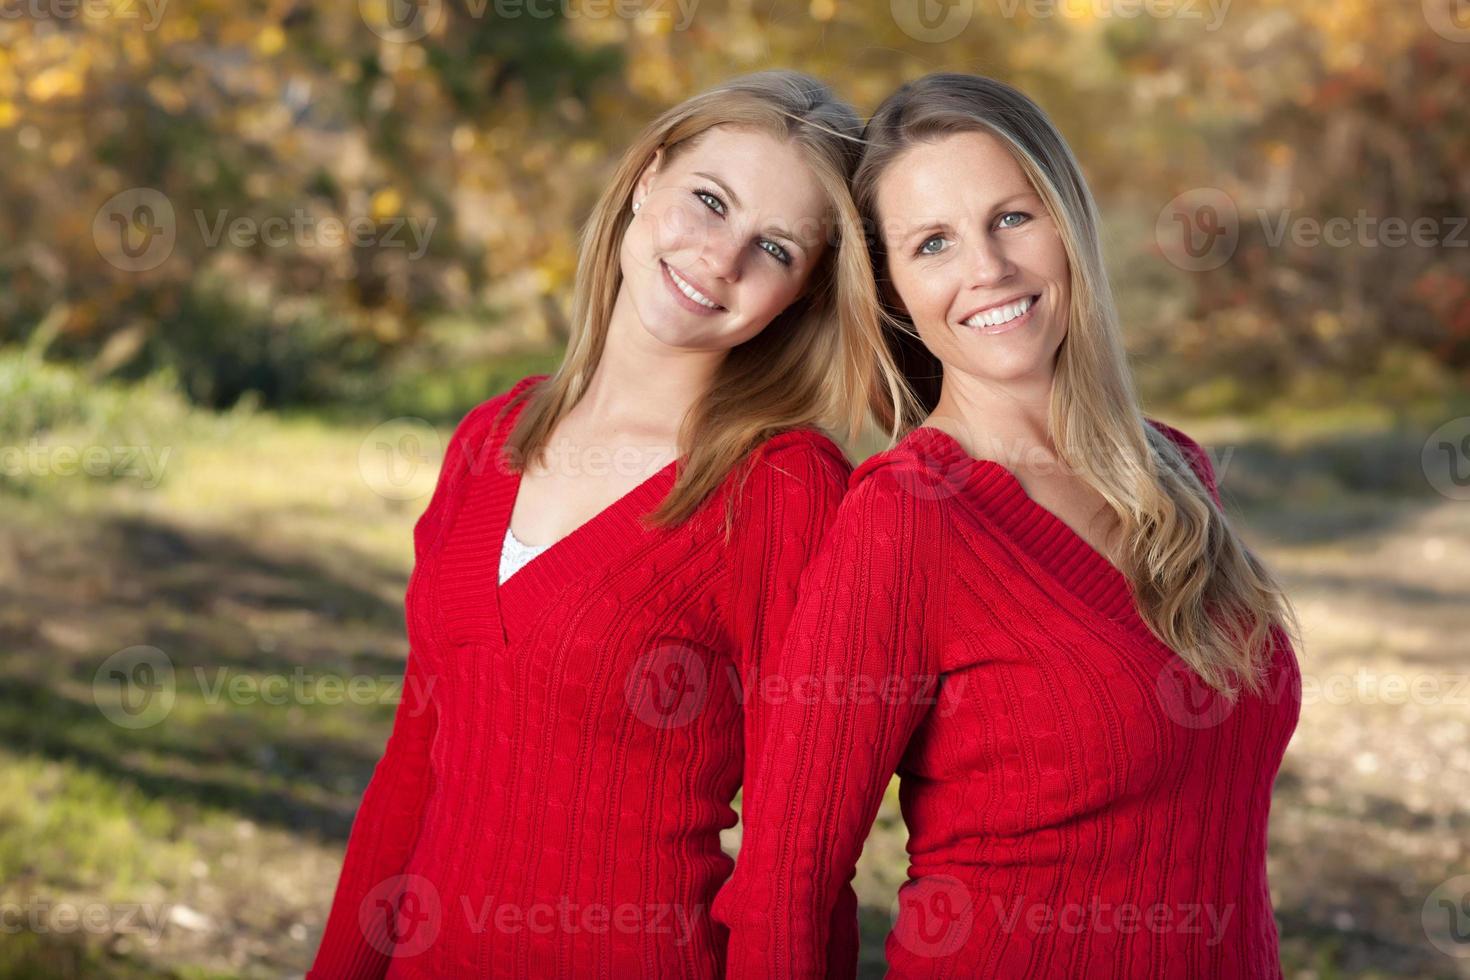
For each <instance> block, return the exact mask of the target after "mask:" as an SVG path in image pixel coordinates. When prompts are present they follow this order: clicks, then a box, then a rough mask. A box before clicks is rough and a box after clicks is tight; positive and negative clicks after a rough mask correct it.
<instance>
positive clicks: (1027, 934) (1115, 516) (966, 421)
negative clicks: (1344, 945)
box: [715, 74, 1300, 980]
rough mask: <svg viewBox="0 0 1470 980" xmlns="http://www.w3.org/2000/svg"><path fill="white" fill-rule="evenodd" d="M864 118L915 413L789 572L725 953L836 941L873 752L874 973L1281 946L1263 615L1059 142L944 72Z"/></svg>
mask: <svg viewBox="0 0 1470 980" xmlns="http://www.w3.org/2000/svg"><path fill="white" fill-rule="evenodd" d="M864 136H865V140H866V143H867V145H866V147H865V150H864V156H863V160H862V162H861V164H860V166H859V169H858V173H857V176H856V178H855V182H854V196H855V197H856V199H857V200H858V203H859V207H860V208H861V209H862V211H863V214H864V217H865V219H867V220H868V221H869V222H870V228H871V233H870V234H871V245H872V249H873V255H874V267H875V269H876V270H877V272H878V275H879V283H880V287H881V290H882V294H883V297H884V300H885V303H886V305H887V306H888V307H889V309H890V313H891V315H892V317H893V325H892V333H891V335H890V336H891V341H892V344H893V350H894V353H895V356H896V359H897V360H898V361H899V362H900V363H901V364H902V366H903V370H904V372H905V374H906V375H907V377H908V378H909V379H910V383H911V388H912V390H913V393H914V395H915V402H916V404H914V405H913V406H911V411H910V413H909V415H908V420H907V421H908V423H909V424H911V425H913V427H912V428H911V429H910V430H909V431H908V432H907V434H906V435H905V436H904V438H903V439H902V441H901V442H899V443H898V444H897V445H896V446H894V447H893V448H891V449H889V450H888V451H885V452H881V453H879V454H877V455H876V456H874V457H872V458H870V459H868V460H866V461H865V462H863V463H862V464H861V465H860V466H859V467H858V469H857V471H856V472H855V473H854V474H853V477H852V481H851V489H850V491H849V493H848V495H847V497H846V499H845V500H844V501H843V504H842V506H841V508H840V510H839V513H838V516H837V518H836V520H835V521H834V524H833V526H832V529H831V531H830V533H829V535H828V537H827V539H826V542H825V544H824V545H823V547H822V550H821V552H820V553H819V555H818V556H817V558H816V559H815V560H814V561H813V564H812V566H811V568H810V569H808V572H807V577H806V578H805V579H804V580H803V581H804V585H803V590H802V596H801V599H800V602H799V604H798V607H797V610H796V612H795V613H794V614H793V618H792V623H791V626H790V627H789V630H788V633H787V639H786V642H785V647H784V650H783V654H782V657H781V659H780V661H779V663H780V671H781V672H782V674H783V675H784V676H785V677H786V682H787V684H788V685H790V686H793V687H794V686H795V685H796V684H797V683H798V682H799V680H798V679H800V678H816V679H820V680H821V681H822V682H823V683H822V686H821V688H820V690H821V694H820V696H818V697H815V698H810V699H807V700H805V701H803V702H797V701H794V700H793V701H790V702H786V703H783V704H781V705H779V706H777V707H775V708H773V709H772V710H770V711H769V712H767V715H766V721H767V724H768V725H769V726H770V728H769V730H768V731H767V733H766V734H765V736H764V740H763V741H764V747H763V750H764V752H765V761H764V762H762V763H761V764H760V765H759V766H758V767H757V768H758V771H759V777H758V779H757V782H756V785H755V789H754V793H755V794H756V796H757V797H758V798H759V799H760V801H761V803H760V812H759V815H758V816H757V818H756V819H754V820H752V821H749V822H748V823H747V826H746V828H745V835H744V840H743V845H742V849H741V853H740V856H739V860H738V862H737V867H736V871H735V875H734V878H733V879H732V881H731V882H730V884H729V885H728V886H727V887H726V888H725V889H724V890H723V891H721V893H720V895H719V896H718V898H717V900H716V903H715V914H716V918H717V919H718V920H720V921H723V922H725V923H726V924H728V925H729V927H730V929H731V938H730V959H729V965H730V971H729V975H730V976H739V977H759V978H761V980H765V978H768V977H790V976H818V975H821V974H822V973H824V972H825V971H826V970H828V969H830V968H831V967H832V965H833V957H837V958H839V959H840V960H842V961H847V960H850V959H851V957H852V951H851V950H849V949H847V948H846V944H847V942H848V939H847V937H845V936H840V935H833V934H832V933H830V931H829V922H830V918H831V914H832V910H833V908H834V907H835V906H836V905H837V904H838V901H839V898H840V896H841V895H842V893H843V889H844V888H845V887H846V886H847V884H848V882H849V880H850V879H851V876H852V874H853V868H854V864H855V862H856V861H857V858H858V855H859V854H860V852H861V850H862V845H863V841H864V838H865V837H866V835H867V832H868V829H869V826H870V825H871V823H872V821H873V818H874V814H875V812H876V810H877V807H878V804H879V802H880V800H881V799H882V796H883V792H884V789H885V787H886V786H887V784H888V782H889V778H890V776H891V774H892V773H893V772H894V771H895V770H897V771H898V772H899V774H900V777H901V783H900V785H901V788H900V792H899V801H900V804H901V807H902V810H903V814H904V819H905V822H906V823H907V825H908V830H909V841H908V850H909V854H910V858H911V860H910V867H909V880H908V881H907V882H906V883H905V884H904V886H903V888H902V889H901V890H900V892H899V896H898V903H897V905H898V909H897V919H896V922H895V924H894V928H893V931H892V933H891V934H890V936H889V938H888V942H887V947H886V953H887V958H888V963H889V966H890V971H891V972H890V974H889V975H890V976H894V977H941V976H942V977H961V976H963V977H971V976H974V977H1018V978H1019V977H1053V976H1054V977H1165V976H1167V977H1184V976H1191V977H1263V976H1273V975H1275V976H1279V975H1280V972H1281V967H1280V960H1279V954H1278V948H1277V946H1278V944H1277V935H1276V927H1275V923H1274V920H1273V915H1272V908H1271V898H1270V893H1269V890H1268V888H1267V883H1266V823H1267V814H1268V811H1269V808H1270V799H1271V788H1272V782H1273V780H1274V778H1275V775H1276V772H1277V770H1278V767H1279V766H1280V764H1281V759H1282V754H1283V752H1284V751H1285V748H1286V744H1287V741H1288V740H1289V738H1290V737H1291V733H1292V731H1293V729H1294V727H1295V725H1296V721H1297V715H1298V713H1299V710H1300V675H1299V673H1298V668H1297V665H1296V660H1295V655H1294V653H1293V650H1292V647H1291V644H1290V642H1289V640H1288V632H1289V627H1290V626H1291V614H1290V610H1289V606H1288V605H1287V603H1286V601H1285V599H1284V597H1283V595H1282V592H1281V589H1280V587H1279V586H1278V585H1277V583H1276V582H1275V580H1274V579H1273V578H1272V577H1271V575H1270V574H1269V573H1268V572H1267V570H1266V569H1265V568H1264V567H1263V566H1262V565H1261V563H1260V562H1259V561H1258V560H1257V559H1256V558H1255V557H1254V556H1252V555H1251V553H1250V552H1249V551H1248V550H1247V549H1246V547H1245V546H1244V544H1243V543H1242V542H1241V540H1240V538H1239V536H1238V535H1237V533H1236V532H1235V530H1234V529H1233V528H1232V527H1231V526H1230V523H1229V521H1228V520H1227V518H1226V517H1225V515H1224V513H1223V511H1222V509H1221V504H1220V499H1219V495H1218V493H1217V491H1216V486H1215V478H1214V474H1213V472H1212V470H1211V467H1210V463H1209V459H1208V457H1207V456H1206V455H1205V453H1204V451H1203V450H1202V449H1200V447H1199V446H1198V445H1196V444H1195V443H1194V442H1193V441H1191V440H1190V439H1189V438H1188V437H1186V436H1185V435H1184V434H1183V433H1180V432H1178V431H1176V430H1174V429H1171V428H1170V427H1168V426H1165V425H1162V424H1160V423H1157V422H1153V421H1151V420H1148V419H1146V418H1145V417H1144V416H1143V414H1142V412H1141V411H1140V409H1139V405H1138V400H1137V398H1136V396H1135V395H1134V392H1133V386H1132V384H1131V381H1130V379H1129V375H1128V370H1127V366H1126V362H1125V357H1124V353H1123V346H1122V342H1121V332H1120V329H1119V325H1118V317H1117V313H1116V311H1115V308H1114V305H1113V300H1112V298H1111V295H1110V292H1109V288H1108V283H1107V279H1106V277H1105V274H1104V267H1103V260H1102V250H1101V247H1100V244H1099V237H1100V234H1099V232H1100V229H1099V222H1098V216H1097V211H1096V207H1095V205H1094V203H1093V200H1092V197H1091V195H1090V193H1089V191H1088V189H1087V185H1086V183H1085V181H1084V179H1083V177H1082V173H1081V168H1080V167H1079V166H1078V164H1077V161H1076V159H1075V158H1074V157H1073V155H1072V153H1071V151H1070V149H1069V148H1068V147H1067V145H1066V142H1065V141H1064V140H1063V138H1062V136H1061V135H1060V134H1059V133H1058V132H1057V130H1056V129H1055V127H1054V126H1053V125H1052V123H1051V122H1050V120H1049V119H1048V118H1047V117H1046V115H1045V114H1044V113H1043V111H1042V110H1041V109H1040V108H1039V107H1037V106H1036V104H1035V103H1033V102H1032V101H1031V100H1030V99H1028V98H1027V97H1026V96H1025V95H1023V94H1022V93H1020V92H1018V91H1016V90H1015V89H1013V88H1011V87H1009V86H1006V85H1003V84H1001V83H999V82H996V81H993V80H990V79H986V78H980V77H976V76H971V75H958V74H940V75H931V76H927V77H925V78H922V79H920V80H918V81H916V82H913V83H911V84H908V85H905V86H904V87H902V88H901V89H899V90H898V91H897V92H896V93H894V94H893V95H892V96H890V97H889V98H888V99H887V100H886V101H885V102H884V103H883V105H882V106H881V107H880V108H879V109H878V111H877V112H876V114H875V115H874V117H873V118H872V120H870V122H869V123H868V126H867V129H866V131H865V134H864ZM914 423H917V424H914Z"/></svg>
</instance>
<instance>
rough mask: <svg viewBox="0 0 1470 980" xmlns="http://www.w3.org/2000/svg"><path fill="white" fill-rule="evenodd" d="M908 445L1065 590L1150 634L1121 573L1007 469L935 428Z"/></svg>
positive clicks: (918, 431) (916, 434)
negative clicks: (934, 463) (971, 452)
mask: <svg viewBox="0 0 1470 980" xmlns="http://www.w3.org/2000/svg"><path fill="white" fill-rule="evenodd" d="M904 442H906V443H909V444H910V446H911V447H912V449H913V451H914V452H915V453H917V454H920V455H922V456H924V457H927V458H930V459H936V460H938V461H940V463H941V465H942V467H943V469H942V472H944V473H947V474H951V475H952V476H953V477H954V478H955V480H956V484H957V485H958V486H960V487H962V488H963V492H962V493H960V494H959V495H958V496H960V497H961V498H963V500H964V501H965V502H966V503H967V504H968V505H970V506H973V507H977V508H980V509H981V510H982V511H983V512H984V514H985V515H986V517H988V518H989V519H990V520H991V521H992V522H994V523H995V524H996V525H998V526H999V527H1000V528H1001V530H1002V531H1004V532H1005V534H1006V536H1007V537H1009V538H1010V539H1011V540H1012V541H1013V542H1014V543H1015V545H1016V547H1017V548H1018V549H1019V550H1020V551H1021V552H1022V553H1024V554H1025V555H1027V556H1028V557H1030V558H1031V559H1032V560H1033V561H1035V562H1036V563H1037V564H1038V565H1040V566H1041V567H1042V569H1043V570H1045V571H1046V573H1047V574H1048V575H1050V576H1051V577H1052V578H1054V579H1056V581H1057V582H1058V584H1060V585H1061V586H1062V587H1063V588H1065V589H1066V590H1067V591H1069V592H1071V593H1072V594H1073V595H1075V596H1076V597H1077V598H1078V599H1080V600H1081V601H1082V602H1084V603H1086V604H1087V605H1088V606H1089V607H1091V608H1092V609H1095V610H1096V611H1097V612H1098V613H1100V614H1101V615H1102V616H1103V617H1104V618H1106V619H1110V620H1114V621H1116V622H1124V623H1127V624H1128V625H1130V626H1133V625H1135V624H1136V625H1137V626H1138V627H1141V628H1143V629H1145V631H1146V630H1147V627H1146V626H1145V625H1144V623H1143V621H1142V620H1141V619H1139V617H1138V607H1137V603H1136V602H1135V600H1134V596H1133V589H1132V587H1131V586H1130V585H1129V583H1128V579H1127V578H1126V577H1125V576H1124V575H1123V573H1122V572H1120V571H1119V570H1118V568H1117V567H1116V566H1115V565H1113V563H1112V562H1110V561H1108V560H1107V558H1105V557H1103V555H1101V554H1100V553H1099V552H1098V551H1097V549H1095V548H1094V547H1092V545H1090V544H1088V543H1087V540H1086V539H1085V538H1083V537H1082V536H1081V535H1079V534H1078V533H1077V532H1076V531H1074V530H1072V529H1071V528H1070V527H1068V526H1067V523H1066V522H1065V521H1063V520H1062V519H1061V518H1060V517H1058V516H1057V515H1055V514H1053V513H1052V512H1051V511H1049V510H1047V509H1046V508H1045V507H1043V506H1041V505H1040V504H1038V503H1037V502H1036V501H1035V500H1033V499H1032V498H1031V496H1030V495H1029V494H1027V493H1026V488H1025V487H1023V486H1022V485H1021V481H1020V480H1019V479H1017V477H1016V475H1015V474H1014V473H1012V472H1011V471H1010V470H1009V469H1007V468H1006V467H1005V466H1004V465H1002V464H1001V463H998V462H996V461H995V460H992V459H976V458H974V457H973V456H970V455H969V454H967V453H966V452H965V450H964V447H963V446H961V445H960V444H959V442H958V441H957V440H956V439H955V438H954V436H952V435H950V434H949V433H947V432H945V431H944V430H942V429H936V428H934V427H932V426H918V427H916V428H915V429H913V430H912V431H911V432H909V434H908V436H907V437H906V438H905V439H904Z"/></svg>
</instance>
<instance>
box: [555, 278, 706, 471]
mask: <svg viewBox="0 0 1470 980" xmlns="http://www.w3.org/2000/svg"><path fill="white" fill-rule="evenodd" d="M724 359H725V351H723V350H694V349H690V348H684V347H673V346H670V345H669V344H666V343H664V342H663V341H661V340H659V339H658V338H657V337H655V336H654V335H653V334H652V333H650V332H649V330H648V329H647V328H646V327H645V326H644V325H643V323H642V321H641V320H639V318H638V313H637V311H636V310H635V309H634V308H633V304H632V303H631V302H629V300H628V294H627V291H626V290H622V289H620V290H619V291H618V297H617V299H616V300H615V301H614V303H613V313H612V318H611V320H610V321H609V323H608V328H607V337H606V339H605V341H604V343H603V348H602V355H601V357H600V358H599V359H598V362H597V366H596V368H595V369H594V370H593V372H592V378H591V380H590V381H589V382H588V384H587V390H586V391H585V392H583V394H582V397H581V399H580V400H579V401H578V402H577V405H576V408H575V409H574V411H575V412H577V413H582V412H585V413H587V417H588V418H591V419H596V420H597V425H598V427H599V428H602V427H607V428H610V429H613V430H616V431H621V432H644V433H661V434H663V435H664V436H666V437H667V439H668V441H669V442H670V444H672V443H673V442H674V441H675V440H676V438H677V435H678V431H679V427H680V424H681V423H682V421H683V419H684V416H685V414H687V412H688V411H689V409H690V407H691V406H693V405H694V403H695V402H696V401H698V400H699V398H701V397H702V396H703V395H704V393H705V392H706V391H708V390H709V386H710V384H711V383H712V382H713V380H714V376H715V372H716V371H718V370H719V367H720V364H721V363H722V362H723V361H724Z"/></svg>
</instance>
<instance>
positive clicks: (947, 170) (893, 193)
mask: <svg viewBox="0 0 1470 980" xmlns="http://www.w3.org/2000/svg"><path fill="white" fill-rule="evenodd" d="M1026 194H1030V195H1034V194H1035V189H1034V188H1033V187H1032V186H1031V181H1030V180H1028V179H1027V177H1026V173H1025V171H1024V170H1022V169H1021V165H1020V164H1019V163H1018V162H1017V161H1016V158H1015V157H1014V156H1013V155H1012V154H1011V151H1010V149H1009V148H1008V147H1007V145H1006V143H1005V142H1004V141H1003V140H1002V139H1001V138H1000V137H998V136H995V135H993V134H991V133H986V132H967V133H954V134H950V135H946V136H940V137H938V138H937V139H932V140H924V141H923V142H920V143H915V144H914V145H913V146H910V147H908V148H907V149H905V150H904V151H903V152H902V153H900V154H899V155H898V156H897V157H895V158H894V159H893V162H892V163H890V164H889V165H888V166H887V167H886V168H884V170H883V174H882V175H881V176H880V177H879V178H878V193H877V203H878V211H879V213H880V214H881V215H882V216H883V218H884V220H885V221H894V222H897V223H900V224H901V223H904V222H906V221H924V220H954V218H956V217H957V216H959V215H962V214H966V213H969V212H971V211H983V210H986V209H988V208H991V207H993V206H995V205H996V204H998V203H1000V202H1002V201H1005V200H1007V199H1009V198H1013V197H1016V196H1017V195H1026ZM946 215H948V216H949V218H947V219H946V218H945V216H946Z"/></svg>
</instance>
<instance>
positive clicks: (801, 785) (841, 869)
mask: <svg viewBox="0 0 1470 980" xmlns="http://www.w3.org/2000/svg"><path fill="white" fill-rule="evenodd" d="M940 513H941V512H940V509H939V507H938V506H935V505H934V502H933V501H927V502H926V501H920V500H918V499H917V498H916V497H915V496H914V495H911V494H909V493H906V492H905V491H904V490H903V489H902V486H901V483H900V481H898V480H895V479H894V478H893V477H892V476H891V475H889V474H887V473H886V472H884V471H883V470H882V469H879V470H878V471H877V472H874V473H870V474H869V475H868V476H867V478H866V479H863V480H862V481H861V482H859V483H857V485H856V486H855V487H853V489H852V490H851V491H850V492H849V493H848V495H847V497H846V499H845V500H844V501H843V503H842V506H841V508H840V509H839V511H838V516H837V518H836V520H835V522H834V523H833V526H832V528H831V530H830V531H829V532H828V535H827V538H826V541H825V542H824V544H823V546H822V549H821V551H820V553H819V555H818V556H817V558H816V560H815V561H814V562H813V563H812V565H811V566H810V568H809V569H808V570H807V572H806V574H805V575H804V576H803V578H802V580H801V582H802V584H801V594H800V598H799V600H798V602H797V607H796V610H795V612H794V613H793V616H792V621H791V626H790V627H789V629H788V631H787V635H786V639H785V641H784V643H783V644H782V653H781V658H780V661H779V665H778V669H779V671H780V673H781V675H782V678H783V681H784V682H785V684H784V686H783V687H782V688H779V689H776V694H780V695H781V696H772V697H771V703H770V704H769V705H767V706H766V710H765V726H766V729H767V731H766V734H765V735H764V737H763V740H762V760H761V762H760V764H759V766H758V769H757V776H756V791H755V795H756V801H757V811H756V815H755V819H754V820H753V821H752V822H751V823H750V824H748V825H747V827H746V829H745V837H744V840H743V842H742V846H741V851H740V856H739V859H738V860H737V862H736V867H735V874H734V875H733V876H732V878H731V880H730V882H729V883H728V884H727V885H726V887H725V889H723V890H722V891H721V892H720V894H719V895H718V896H717V897H716V899H715V905H714V909H713V915H714V917H715V918H716V919H718V920H720V921H722V922H724V923H725V924H727V925H728V926H729V928H730V946H729V956H728V971H727V976H729V977H731V978H741V977H762V978H764V977H820V976H822V975H823V974H824V972H825V971H826V970H827V968H828V962H829V960H828V957H829V955H830V954H829V950H828V944H829V942H830V937H829V924H830V922H831V918H832V914H833V909H834V907H836V906H837V904H838V902H839V898H840V896H841V894H842V890H843V889H844V888H847V887H849V886H850V883H851V881H852V876H853V873H854V870H855V868H856V865H857V860H858V857H859V856H860V855H861V853H862V848H863V842H864V841H865V839H866V838H867V834H868V830H869V829H870V828H871V826H872V823H873V818H874V817H875V816H876V814H877V810H878V805H879V803H880V802H881V801H882V798H883V792H884V790H885V789H886V787H887V785H888V781H889V778H890V777H891V775H892V774H893V771H894V769H895V768H896V767H897V765H898V763H899V760H900V759H901V757H902V755H903V752H904V750H905V748H906V746H907V744H908V741H909V738H910V736H911V735H912V734H913V732H914V730H915V729H916V728H917V727H918V725H919V723H920V722H921V720H922V719H923V716H924V714H925V712H926V711H927V710H928V705H927V704H926V703H925V702H926V701H927V700H928V695H929V694H930V693H931V692H932V691H933V689H934V686H935V684H936V683H937V676H938V672H939V648H940V643H941V641H942V635H941V629H940V627H941V624H942V617H943V615H944V613H943V608H944V602H943V577H944V564H945V554H944V550H945V547H946V545H945V534H944V528H943V527H942V525H941V524H940V521H939V517H940ZM782 692H784V694H782ZM760 693H763V692H757V694H760Z"/></svg>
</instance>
